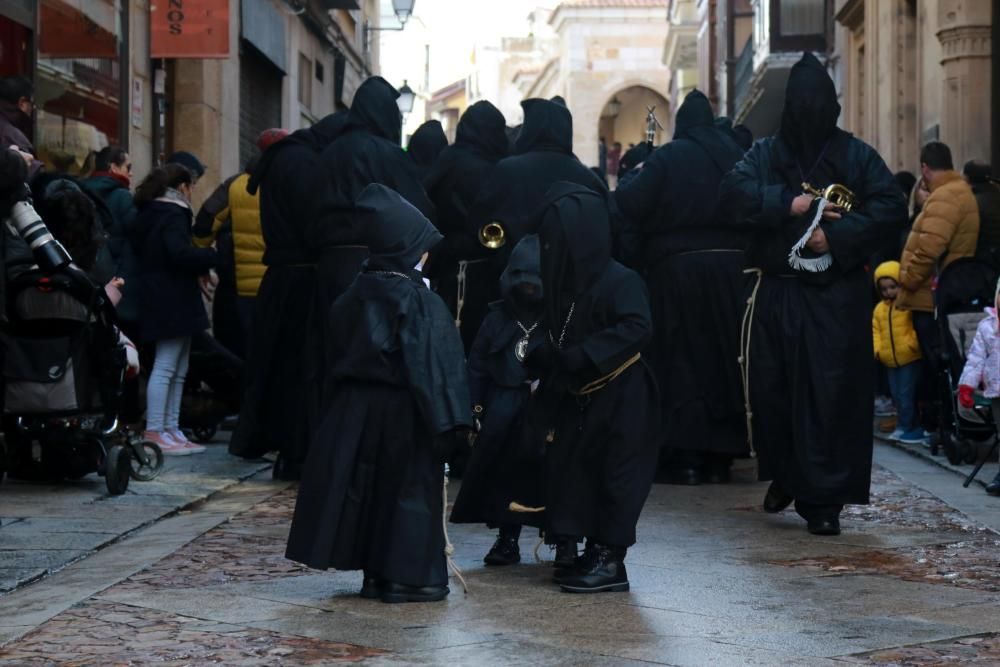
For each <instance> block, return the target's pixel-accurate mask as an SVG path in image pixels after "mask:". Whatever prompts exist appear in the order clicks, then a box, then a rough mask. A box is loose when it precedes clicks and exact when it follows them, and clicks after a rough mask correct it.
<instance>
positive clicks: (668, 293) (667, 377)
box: [615, 90, 747, 468]
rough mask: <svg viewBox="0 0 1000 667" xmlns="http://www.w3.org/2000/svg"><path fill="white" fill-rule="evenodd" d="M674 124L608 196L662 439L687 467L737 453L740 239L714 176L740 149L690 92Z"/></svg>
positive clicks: (741, 419)
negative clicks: (644, 294) (646, 329)
mask: <svg viewBox="0 0 1000 667" xmlns="http://www.w3.org/2000/svg"><path fill="white" fill-rule="evenodd" d="M675 128H676V129H675V131H674V139H673V141H671V142H670V143H668V144H665V145H663V146H661V147H660V148H658V149H656V151H655V152H654V153H653V154H652V155H651V156H650V157H649V158H648V159H647V160H646V164H645V167H644V168H643V169H642V170H641V171H640V172H639V173H638V174H637V175H636V176H635V177H634V178H633V179H631V180H629V181H627V182H626V183H625V184H624V185H622V186H620V187H619V188H618V189H617V190H616V191H615V200H616V202H617V204H618V208H619V209H620V210H621V211H622V212H623V213H624V214H625V215H626V216H628V218H630V219H631V221H632V222H633V224H634V225H635V227H636V229H637V231H638V235H639V244H638V245H639V247H640V248H641V258H640V263H641V265H642V267H643V270H644V274H645V277H646V282H647V284H648V285H649V290H650V299H651V302H652V311H653V342H652V344H651V345H650V347H649V350H648V357H649V361H650V365H651V366H652V367H653V369H654V371H655V372H656V377H657V380H658V381H659V386H660V391H661V392H662V399H663V414H664V422H665V423H664V436H665V438H666V442H665V443H664V444H665V446H666V447H667V448H668V449H669V450H671V453H672V455H673V457H674V458H675V460H674V462H675V463H676V464H678V465H682V466H690V467H695V468H697V467H699V466H700V465H701V464H702V463H705V462H706V460H707V457H713V458H715V459H717V460H718V461H719V462H720V464H721V465H724V466H728V457H732V456H734V455H738V454H742V453H744V452H746V451H747V444H746V418H745V416H744V404H743V382H742V379H741V375H740V367H739V356H740V352H739V348H740V319H741V317H742V314H743V306H744V301H745V298H746V297H745V295H744V285H745V284H746V276H745V275H744V273H743V270H744V268H746V267H745V258H744V255H743V247H744V245H745V238H744V236H743V235H742V234H740V233H739V232H738V231H736V230H734V228H733V227H732V225H727V224H726V222H725V221H723V220H721V219H720V218H719V217H718V216H717V209H718V192H719V184H720V183H721V182H722V178H723V177H724V176H725V175H726V174H727V173H728V172H729V170H730V169H732V167H733V165H735V164H736V163H737V162H738V161H739V160H740V158H742V157H743V151H742V150H741V149H740V147H739V146H737V145H736V143H735V141H734V140H733V139H732V138H731V136H730V135H729V133H727V132H726V131H725V130H723V129H721V128H720V127H719V126H718V125H717V124H715V119H714V116H713V114H712V107H711V105H710V104H709V101H708V98H707V97H705V96H704V95H703V94H702V93H701V92H699V91H697V90H696V91H694V92H692V93H690V94H689V95H688V96H687V98H685V100H684V103H683V104H682V105H681V107H680V109H679V110H678V112H677V121H676V126H675Z"/></svg>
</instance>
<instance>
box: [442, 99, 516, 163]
mask: <svg viewBox="0 0 1000 667" xmlns="http://www.w3.org/2000/svg"><path fill="white" fill-rule="evenodd" d="M455 145H457V146H466V147H468V148H471V149H472V150H474V151H476V152H477V153H479V154H480V155H482V156H483V157H485V158H487V159H488V160H492V161H498V160H501V159H503V158H505V157H507V155H508V154H509V153H510V142H509V141H508V140H507V121H506V120H505V119H504V117H503V114H502V113H500V110H499V109H497V108H496V107H495V106H493V105H492V104H491V103H489V102H487V101H486V100H483V101H481V102H476V103H475V104H473V105H472V106H471V107H469V108H468V109H466V110H465V113H464V114H462V119H461V120H459V121H458V129H457V130H456V132H455Z"/></svg>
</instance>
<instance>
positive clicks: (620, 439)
mask: <svg viewBox="0 0 1000 667" xmlns="http://www.w3.org/2000/svg"><path fill="white" fill-rule="evenodd" d="M542 211H543V213H542V225H541V230H540V231H539V239H540V242H541V266H542V290H543V292H544V301H545V316H544V317H545V319H544V326H545V328H546V332H545V341H546V342H545V343H544V344H543V345H541V346H539V348H538V349H537V350H535V351H534V352H533V353H532V354H531V356H529V357H528V362H529V365H530V367H532V368H538V369H541V376H542V385H541V387H540V389H539V392H540V394H539V396H538V399H539V400H540V402H541V407H540V408H539V410H538V413H537V414H538V415H539V417H538V419H539V420H540V424H538V425H539V426H542V430H543V432H547V435H546V436H545V440H546V442H547V445H546V454H547V471H548V472H547V475H546V486H545V501H546V516H547V534H548V536H549V537H553V536H554V537H557V538H564V537H575V538H580V537H586V538H587V547H586V549H585V550H584V552H583V554H582V555H581V556H580V557H578V558H576V559H575V560H574V561H573V562H572V565H570V566H569V567H566V568H561V569H558V570H557V574H556V581H557V582H558V583H559V584H560V585H561V586H562V588H563V590H565V591H569V592H580V593H587V592H597V591H624V590H628V587H629V583H628V576H627V573H626V571H625V564H624V559H625V553H626V551H627V549H628V547H630V546H632V545H633V544H634V543H635V528H636V523H637V522H638V520H639V514H640V512H641V511H642V507H643V505H644V504H645V502H646V497H647V496H648V495H649V490H650V487H651V486H652V483H653V476H654V474H655V470H656V459H657V456H658V450H659V446H658V438H657V434H658V432H659V418H658V415H659V397H658V395H657V388H656V380H655V379H654V377H653V374H652V372H651V371H650V369H649V368H648V367H647V366H646V363H645V362H644V361H643V360H642V359H641V352H642V350H643V349H644V348H645V347H646V345H647V344H648V343H649V341H650V338H651V336H652V321H651V317H650V312H649V298H648V296H647V292H646V286H645V285H644V284H643V281H642V278H640V277H639V275H638V274H637V273H635V272H634V271H632V270H631V269H628V268H626V267H624V266H623V265H621V264H619V263H618V262H616V261H614V260H613V259H611V254H610V248H611V229H610V221H609V214H608V209H607V205H606V203H605V200H604V198H603V197H602V196H601V195H599V194H596V193H595V192H593V191H591V190H589V189H587V188H585V187H582V186H579V185H575V184H571V183H557V184H556V185H554V186H553V187H552V189H551V190H550V191H549V193H548V194H547V195H546V201H545V202H544V205H543V207H542ZM557 565H558V563H557Z"/></svg>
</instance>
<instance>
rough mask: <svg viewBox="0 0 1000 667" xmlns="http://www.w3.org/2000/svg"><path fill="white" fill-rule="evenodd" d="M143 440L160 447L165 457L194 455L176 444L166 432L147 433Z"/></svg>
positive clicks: (144, 434) (143, 435)
mask: <svg viewBox="0 0 1000 667" xmlns="http://www.w3.org/2000/svg"><path fill="white" fill-rule="evenodd" d="M142 439H143V440H149V441H150V442H155V443H156V444H157V445H159V446H160V451H161V452H163V455H164V456H191V455H192V454H194V452H193V451H191V450H190V449H187V448H185V447H184V445H181V444H180V443H178V442H176V441H175V440H174V439H173V438H171V437H170V435H169V434H168V433H166V432H165V431H146V432H145V433H143V434H142Z"/></svg>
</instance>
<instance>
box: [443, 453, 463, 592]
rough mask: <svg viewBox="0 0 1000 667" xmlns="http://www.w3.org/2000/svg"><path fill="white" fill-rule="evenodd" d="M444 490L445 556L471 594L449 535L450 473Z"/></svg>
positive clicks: (445, 477) (456, 575)
mask: <svg viewBox="0 0 1000 667" xmlns="http://www.w3.org/2000/svg"><path fill="white" fill-rule="evenodd" d="M443 488H444V491H443V496H442V499H441V500H442V502H441V528H442V529H443V530H444V557H445V560H447V562H448V568H449V569H451V572H452V574H454V575H455V577H456V578H457V579H458V580H459V582H461V584H462V590H463V591H465V594H466V595H468V594H469V584H467V583H466V581H465V577H463V576H462V570H461V569H460V568H459V567H458V563H456V562H455V559H454V558H453V556H454V555H455V545H454V544H452V543H451V538H449V537H448V473H445V475H444V487H443Z"/></svg>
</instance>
